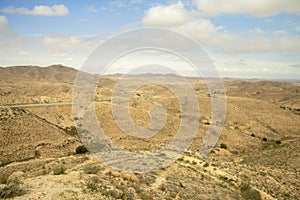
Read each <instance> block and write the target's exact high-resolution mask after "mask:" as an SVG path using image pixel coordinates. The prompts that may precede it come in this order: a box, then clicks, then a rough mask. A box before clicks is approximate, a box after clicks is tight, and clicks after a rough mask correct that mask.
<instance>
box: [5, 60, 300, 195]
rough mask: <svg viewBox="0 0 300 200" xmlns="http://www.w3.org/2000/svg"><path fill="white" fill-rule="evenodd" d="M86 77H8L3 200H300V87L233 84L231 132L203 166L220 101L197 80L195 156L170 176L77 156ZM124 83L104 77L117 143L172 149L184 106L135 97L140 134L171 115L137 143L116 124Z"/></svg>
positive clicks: (104, 114)
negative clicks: (79, 87)
mask: <svg viewBox="0 0 300 200" xmlns="http://www.w3.org/2000/svg"><path fill="white" fill-rule="evenodd" d="M76 73H77V71H76V70H75V69H72V68H68V67H64V66H61V65H54V66H49V67H46V68H41V67H35V66H17V67H5V68H0V84H1V87H0V105H1V107H0V166H1V167H0V199H1V198H6V197H10V196H11V197H13V198H14V199H300V193H299V191H300V181H299V180H300V140H299V139H300V124H299V122H300V82H296V81H293V82H291V81H290V82H288V81H286V82H279V81H266V80H236V79H224V84H225V88H226V100H227V107H226V110H227V112H226V121H225V126H224V128H223V132H222V134H221V137H220V139H219V141H218V143H217V145H216V146H215V147H214V149H213V151H212V152H211V153H210V154H209V155H208V156H207V157H206V158H203V159H200V158H199V157H198V151H199V148H200V147H201V145H202V142H203V137H204V135H205V134H206V131H207V130H208V127H209V126H210V116H211V103H210V101H211V99H210V95H209V92H208V89H207V87H206V84H205V82H204V80H203V79H200V78H188V80H189V82H190V84H191V85H192V86H193V88H194V91H195V93H196V95H197V98H198V100H199V107H200V112H201V116H200V119H199V128H198V131H197V133H196V137H195V139H194V141H193V143H192V145H191V147H190V148H189V149H188V150H187V151H186V152H185V153H184V154H183V155H182V156H181V157H180V158H179V159H177V160H176V161H175V162H174V163H173V164H172V165H170V166H169V167H166V168H162V169H160V170H158V171H154V172H149V173H128V172H122V171H119V170H117V169H113V168H111V167H109V166H106V165H105V164H104V163H102V162H101V161H100V162H99V161H98V160H96V159H95V158H94V157H93V156H92V155H90V154H88V153H86V154H82V153H78V152H77V154H76V152H75V150H76V148H77V147H79V146H81V145H82V144H81V141H80V139H79V137H78V135H77V132H76V129H74V126H75V124H74V121H76V120H78V119H76V117H74V115H73V114H72V104H71V103H72V92H73V87H74V85H73V84H74V79H75V77H76ZM118 80H119V77H118V76H104V77H102V78H101V80H100V82H99V84H98V87H97V90H96V95H95V105H96V106H95V107H96V114H97V118H98V121H99V124H100V125H101V128H102V129H103V130H104V132H105V133H106V134H107V136H108V137H109V138H110V139H111V140H112V141H113V142H114V144H116V145H117V146H118V147H120V148H124V149H126V150H130V151H136V152H143V151H151V150H156V149H159V148H160V147H162V146H164V145H166V144H167V143H169V142H170V141H171V140H172V138H173V137H174V135H175V134H176V132H177V130H178V127H179V125H180V118H181V115H180V107H179V102H178V99H177V98H176V96H175V95H174V94H173V93H172V92H171V91H170V90H169V89H167V88H165V87H162V86H159V85H155V84H150V85H146V86H143V87H140V88H138V89H137V90H136V91H135V92H134V93H133V94H132V96H131V100H130V102H129V103H128V106H129V107H130V109H129V110H130V115H131V117H132V119H133V120H134V122H135V123H136V124H138V125H140V126H144V125H147V124H148V123H150V117H149V109H150V107H151V106H152V105H154V104H161V105H163V106H164V108H165V109H166V112H167V121H166V124H165V126H164V127H163V128H162V129H161V130H160V131H159V132H158V134H156V135H155V136H153V137H151V138H146V139H143V138H136V137H133V136H129V135H126V134H125V133H124V132H123V131H122V130H120V129H119V127H118V126H117V124H115V123H114V119H113V117H112V114H111V102H110V100H111V95H112V91H113V90H114V86H115V84H116V83H117V81H118ZM133 80H134V76H133Z"/></svg>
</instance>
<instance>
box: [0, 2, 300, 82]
mask: <svg viewBox="0 0 300 200" xmlns="http://www.w3.org/2000/svg"><path fill="white" fill-rule="evenodd" d="M149 26H151V27H160V28H167V29H171V30H174V31H177V32H179V33H182V34H185V35H187V36H189V37H191V38H192V39H194V40H196V41H197V42H199V43H200V44H201V45H202V46H203V47H204V48H205V50H206V51H207V53H208V55H209V56H210V58H211V59H212V60H213V62H214V63H215V65H216V66H217V68H218V70H219V73H220V74H221V76H224V77H227V76H228V77H245V78H253V77H258V78H282V79H287V78H289V79H299V77H300V1H299V0H285V1H283V0H260V1H254V0H244V1H240V0H226V1H225V0H210V1H206V0H189V1H173V0H166V1H163V0H161V1H155V2H153V1H145V0H126V1H116V0H112V1H94V0H88V1H83V0H82V1H76V3H74V1H71V0H69V1H30V0H28V1H21V0H19V1H2V0H0V66H11V65H40V66H48V65H51V64H55V63H56V64H57V63H60V64H64V65H68V66H72V67H75V68H80V67H81V65H82V64H83V63H84V61H85V60H86V58H87V57H88V55H89V54H90V53H91V52H92V51H93V50H94V49H95V48H96V47H97V46H98V45H100V44H101V42H103V41H105V40H106V39H107V38H108V37H111V36H112V35H115V34H117V33H119V32H122V31H125V30H130V29H132V28H142V27H149ZM157 55H158V56H159V55H160V54H157ZM151 56H153V54H151ZM151 56H150V59H155V57H151ZM160 56H161V55H160ZM163 58H164V56H161V57H160V58H157V60H163ZM133 59H138V61H137V62H136V63H143V60H142V59H146V60H147V58H146V57H145V53H143V56H141V55H139V54H136V58H134V57H133V56H132V55H131V57H130V59H128V58H127V59H124V60H123V62H122V60H119V61H118V62H117V64H118V67H116V70H112V71H113V72H118V71H117V69H120V70H121V71H120V72H122V69H124V68H126V65H130V63H129V62H130V60H133ZM148 59H149V58H148ZM169 60H171V59H169ZM175 60H178V59H175V58H174V61H173V62H172V63H170V65H173V66H175V69H176V70H177V69H178V70H180V71H182V73H183V74H185V75H191V76H192V75H193V73H192V72H191V70H189V69H187V66H184V64H182V63H179V62H175ZM170 62H171V61H170Z"/></svg>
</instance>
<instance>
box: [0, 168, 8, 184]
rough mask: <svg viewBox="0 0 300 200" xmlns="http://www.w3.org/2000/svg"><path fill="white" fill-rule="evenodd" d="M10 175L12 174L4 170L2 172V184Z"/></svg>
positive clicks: (0, 174) (0, 173) (0, 176)
mask: <svg viewBox="0 0 300 200" xmlns="http://www.w3.org/2000/svg"><path fill="white" fill-rule="evenodd" d="M9 175H10V174H8V173H6V172H4V171H2V172H0V184H6V182H7V179H8V177H9Z"/></svg>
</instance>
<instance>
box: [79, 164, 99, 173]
mask: <svg viewBox="0 0 300 200" xmlns="http://www.w3.org/2000/svg"><path fill="white" fill-rule="evenodd" d="M99 170H100V168H99V167H98V166H97V165H95V164H86V165H85V166H84V167H83V173H84V174H97V173H98V172H99Z"/></svg>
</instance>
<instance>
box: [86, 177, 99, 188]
mask: <svg viewBox="0 0 300 200" xmlns="http://www.w3.org/2000/svg"><path fill="white" fill-rule="evenodd" d="M99 183H100V180H99V178H98V177H97V176H92V177H90V178H89V179H88V180H87V181H86V187H87V189H89V190H91V191H97V190H98V185H99Z"/></svg>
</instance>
